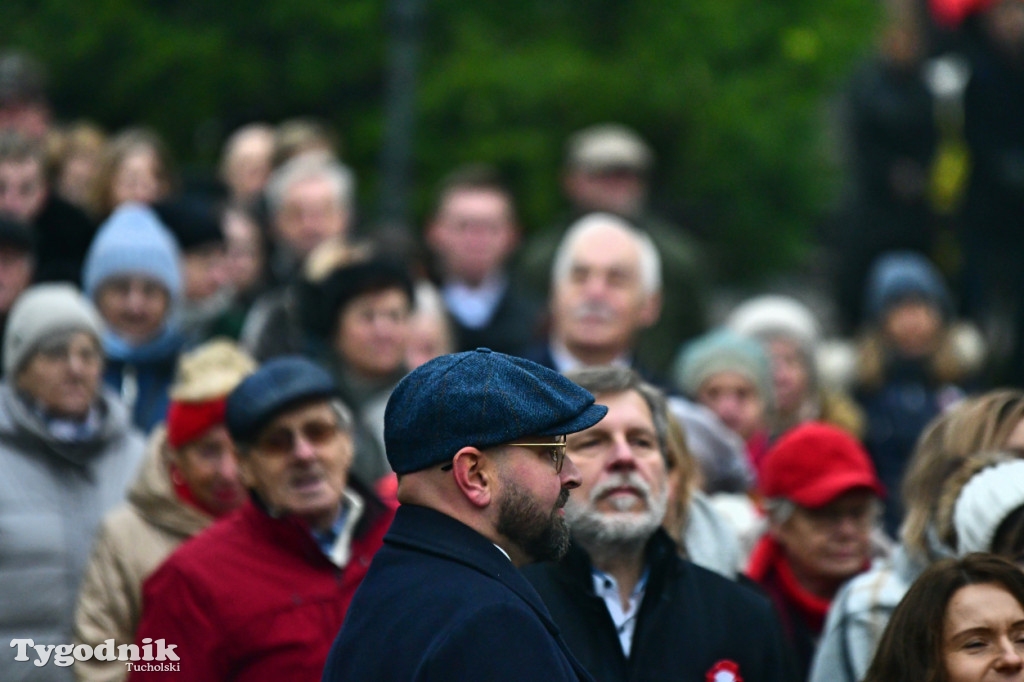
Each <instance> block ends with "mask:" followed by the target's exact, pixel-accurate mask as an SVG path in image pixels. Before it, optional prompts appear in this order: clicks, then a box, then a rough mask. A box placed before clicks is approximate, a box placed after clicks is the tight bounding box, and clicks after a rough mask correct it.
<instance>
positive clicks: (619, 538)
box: [565, 472, 668, 554]
mask: <svg viewBox="0 0 1024 682" xmlns="http://www.w3.org/2000/svg"><path fill="white" fill-rule="evenodd" d="M624 486H629V487H631V488H634V489H636V490H637V491H638V492H639V493H640V499H641V500H642V501H643V502H644V503H645V506H644V509H642V510H640V511H629V507H631V506H632V505H633V504H635V503H636V500H634V499H631V498H630V497H625V496H619V497H616V498H614V499H613V500H612V501H611V504H612V506H613V507H617V508H616V509H615V510H614V511H608V512H602V511H598V509H597V503H598V502H599V501H600V500H601V498H602V497H604V495H605V494H606V493H608V492H609V491H610V490H614V489H615V488H621V487H624ZM667 508H668V487H667V486H665V487H662V489H661V491H660V492H658V493H654V492H653V491H652V490H651V486H650V485H649V484H648V483H647V482H646V481H645V480H643V478H641V477H640V475H639V474H637V473H635V472H633V473H628V474H616V475H614V476H612V477H610V478H608V479H607V480H605V481H603V482H602V483H601V484H600V485H598V486H595V487H594V488H593V489H592V490H591V491H590V497H589V499H586V500H577V499H575V498H573V499H570V500H569V503H568V504H567V505H566V507H565V518H566V520H567V521H568V523H569V528H571V529H572V535H573V538H574V539H575V540H576V541H578V542H579V543H580V544H581V545H583V546H584V547H585V548H586V549H587V551H588V552H590V553H591V554H594V553H595V552H600V553H602V554H603V553H608V552H611V553H617V552H618V551H622V552H630V551H634V550H635V549H637V548H638V547H643V546H644V545H645V544H646V543H647V540H648V539H649V538H650V537H651V535H653V534H654V531H656V530H657V529H658V526H660V525H661V522H662V521H663V520H664V519H665V511H666V509H667Z"/></svg>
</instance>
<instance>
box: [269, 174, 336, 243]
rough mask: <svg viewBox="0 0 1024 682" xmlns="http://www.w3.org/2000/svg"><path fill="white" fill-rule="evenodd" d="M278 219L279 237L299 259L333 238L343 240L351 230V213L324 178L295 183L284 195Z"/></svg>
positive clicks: (332, 185) (306, 179)
mask: <svg viewBox="0 0 1024 682" xmlns="http://www.w3.org/2000/svg"><path fill="white" fill-rule="evenodd" d="M275 220H276V226H277V233H278V236H279V237H280V238H281V240H282V241H283V242H284V243H285V245H287V247H288V248H289V249H291V250H292V251H294V252H295V253H296V254H298V255H299V256H306V255H308V254H309V252H310V251H312V250H313V249H315V248H316V247H317V246H319V245H320V244H322V243H324V242H325V241H327V240H328V239H330V238H332V237H341V238H343V237H344V236H345V233H346V232H347V230H348V211H347V210H346V209H345V207H344V206H343V205H342V203H341V198H340V197H339V196H338V194H337V192H336V187H335V186H334V184H333V183H332V182H331V181H330V179H328V178H327V177H325V176H313V177H309V178H305V179H303V180H299V181H298V182H295V183H293V184H292V185H291V186H290V187H289V188H288V190H287V191H286V192H285V194H284V197H283V199H282V201H281V206H280V207H279V208H278V211H277V215H276V217H275Z"/></svg>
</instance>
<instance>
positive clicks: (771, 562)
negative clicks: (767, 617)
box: [747, 534, 832, 634]
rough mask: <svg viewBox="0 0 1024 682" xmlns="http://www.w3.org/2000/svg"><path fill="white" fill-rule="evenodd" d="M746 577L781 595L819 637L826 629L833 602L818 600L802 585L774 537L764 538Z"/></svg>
mask: <svg viewBox="0 0 1024 682" xmlns="http://www.w3.org/2000/svg"><path fill="white" fill-rule="evenodd" d="M747 575H748V576H750V578H751V579H752V580H753V581H754V582H756V583H758V584H759V585H761V586H762V587H764V588H765V589H766V590H768V591H769V592H771V591H777V592H779V593H781V594H780V596H781V597H782V598H783V599H785V600H786V602H787V603H788V604H789V605H790V606H792V607H793V608H794V610H795V611H796V612H797V613H799V614H800V616H801V618H802V619H803V621H804V622H805V623H806V624H807V627H809V628H810V629H811V630H813V631H814V632H815V633H819V634H820V633H821V631H822V629H824V627H825V616H826V615H828V607H829V605H830V604H831V603H832V600H831V599H825V598H823V597H819V596H818V595H816V594H813V593H811V592H810V591H808V590H807V589H806V588H805V587H804V586H803V585H801V584H800V581H799V580H797V577H796V574H795V573H793V567H792V566H790V565H789V560H788V559H787V558H786V553H785V551H783V549H782V546H781V545H780V544H779V543H778V542H776V541H775V538H773V537H772V536H771V535H768V534H765V535H764V536H763V537H762V538H761V540H760V541H759V542H758V543H757V545H756V546H755V547H754V552H753V554H752V555H751V557H750V566H749V567H748V568H747Z"/></svg>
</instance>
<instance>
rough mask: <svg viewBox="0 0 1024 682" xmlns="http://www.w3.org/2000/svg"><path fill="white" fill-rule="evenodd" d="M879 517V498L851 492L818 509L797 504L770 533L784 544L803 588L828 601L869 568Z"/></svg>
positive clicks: (867, 493) (772, 524) (864, 492)
mask: <svg viewBox="0 0 1024 682" xmlns="http://www.w3.org/2000/svg"><path fill="white" fill-rule="evenodd" d="M878 513H879V505H878V499H877V498H876V497H875V496H874V495H873V494H872V493H871V492H868V491H864V490H851V491H848V492H845V493H843V494H842V495H840V496H839V497H837V498H835V499H834V500H832V501H831V502H829V503H828V504H826V505H824V506H823V507H819V508H816V509H808V508H806V507H801V506H799V505H798V506H797V507H796V510H795V511H794V512H793V514H792V515H791V516H790V517H789V518H788V519H785V520H784V521H782V523H777V522H775V521H772V522H771V525H770V526H769V532H770V533H771V534H772V535H773V536H774V537H775V539H776V540H778V542H779V544H780V545H782V547H783V549H784V551H785V552H786V557H787V559H788V560H789V563H790V566H791V567H792V568H793V572H794V574H795V575H796V576H797V579H798V580H800V582H801V584H803V585H804V586H805V587H807V588H808V589H810V590H811V591H812V592H815V593H816V594H818V595H819V596H822V597H826V598H831V597H832V594H833V593H834V591H835V590H836V589H838V588H839V586H840V585H841V584H842V583H843V582H845V581H846V580H848V579H849V578H851V577H853V576H854V575H856V574H857V573H860V572H861V571H863V570H864V569H865V567H866V566H867V563H868V561H869V559H870V552H871V528H872V527H873V526H874V524H875V521H876V520H877V518H878Z"/></svg>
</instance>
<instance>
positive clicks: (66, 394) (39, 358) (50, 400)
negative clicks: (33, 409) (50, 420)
mask: <svg viewBox="0 0 1024 682" xmlns="http://www.w3.org/2000/svg"><path fill="white" fill-rule="evenodd" d="M102 371H103V353H102V351H101V350H100V345H99V342H98V341H97V340H96V339H95V338H94V337H93V336H92V335H90V334H88V333H86V332H72V333H70V334H60V335H57V336H55V337H54V338H52V339H48V340H46V341H43V342H42V343H41V344H40V346H39V348H38V349H36V351H35V352H34V353H33V354H32V356H31V357H30V358H29V359H28V362H27V363H26V364H25V365H24V367H23V368H22V369H21V370H20V371H19V372H18V375H17V379H16V381H17V385H18V388H19V389H21V390H22V391H24V392H26V393H27V394H28V395H30V396H32V399H33V400H35V401H36V402H37V403H38V404H39V406H40V407H42V409H43V410H45V411H46V412H47V413H48V414H50V415H53V416H59V417H69V418H73V419H76V418H82V417H85V416H86V415H87V414H88V413H89V408H90V407H91V406H92V404H93V403H94V402H95V401H96V396H97V395H98V394H99V388H100V375H101V373H102Z"/></svg>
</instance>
